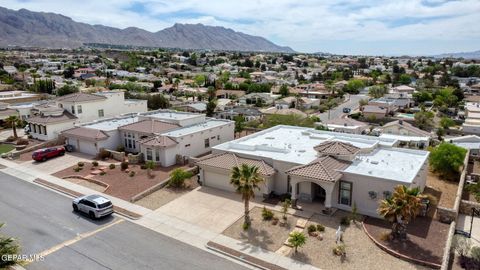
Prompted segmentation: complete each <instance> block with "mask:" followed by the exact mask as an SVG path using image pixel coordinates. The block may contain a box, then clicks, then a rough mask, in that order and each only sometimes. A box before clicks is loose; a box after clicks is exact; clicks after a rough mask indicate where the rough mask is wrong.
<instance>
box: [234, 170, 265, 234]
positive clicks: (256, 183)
mask: <svg viewBox="0 0 480 270" xmlns="http://www.w3.org/2000/svg"><path fill="white" fill-rule="evenodd" d="M263 182H264V179H263V177H262V176H260V172H259V171H258V167H257V166H249V165H248V164H242V165H241V166H235V167H233V168H232V174H231V176H230V184H232V185H233V186H234V187H235V189H236V191H237V193H239V194H240V195H242V200H243V202H244V204H245V222H244V224H246V225H247V226H248V225H250V216H249V212H250V206H249V204H250V199H252V198H254V197H255V190H260V184H261V183H263Z"/></svg>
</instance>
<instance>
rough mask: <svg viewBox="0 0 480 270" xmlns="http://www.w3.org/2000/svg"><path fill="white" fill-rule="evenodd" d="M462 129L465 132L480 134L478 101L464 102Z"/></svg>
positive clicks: (479, 106) (479, 104) (479, 105)
mask: <svg viewBox="0 0 480 270" xmlns="http://www.w3.org/2000/svg"><path fill="white" fill-rule="evenodd" d="M462 130H463V132H466V133H474V134H480V103H478V102H467V103H466V104H465V122H464V123H463V124H462Z"/></svg>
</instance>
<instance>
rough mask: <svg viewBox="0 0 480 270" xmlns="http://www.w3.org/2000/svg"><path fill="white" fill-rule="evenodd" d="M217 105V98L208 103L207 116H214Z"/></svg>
mask: <svg viewBox="0 0 480 270" xmlns="http://www.w3.org/2000/svg"><path fill="white" fill-rule="evenodd" d="M216 107H217V103H216V102H215V99H212V100H210V101H209V102H208V103H207V116H208V117H212V116H213V114H214V113H215V108H216Z"/></svg>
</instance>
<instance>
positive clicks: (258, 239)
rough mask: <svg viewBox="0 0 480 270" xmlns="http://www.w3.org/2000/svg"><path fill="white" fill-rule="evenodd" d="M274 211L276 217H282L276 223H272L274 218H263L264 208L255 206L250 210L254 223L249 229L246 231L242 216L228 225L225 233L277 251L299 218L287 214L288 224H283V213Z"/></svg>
mask: <svg viewBox="0 0 480 270" xmlns="http://www.w3.org/2000/svg"><path fill="white" fill-rule="evenodd" d="M272 212H273V213H274V215H275V217H277V218H279V219H280V221H279V222H278V224H276V225H273V224H272V222H273V221H272V220H269V221H266V220H263V218H262V208H260V207H254V208H253V209H252V210H250V217H251V220H252V224H251V226H250V228H249V229H248V230H246V231H244V230H243V228H242V225H243V221H244V217H243V216H242V217H241V218H240V219H238V220H237V221H236V222H235V223H234V224H233V225H231V226H230V227H228V228H227V229H226V230H225V231H224V232H223V234H224V235H226V236H229V237H232V238H235V239H238V240H240V241H243V242H247V243H249V244H252V245H254V246H258V247H261V248H263V249H266V250H270V251H276V250H278V249H279V248H280V247H281V246H282V245H283V243H284V242H285V240H287V238H288V234H289V233H290V232H291V231H292V230H293V229H294V228H295V224H296V223H297V220H298V218H297V217H295V216H292V215H288V214H287V222H286V224H285V225H281V223H282V221H283V220H282V213H280V212H278V211H272Z"/></svg>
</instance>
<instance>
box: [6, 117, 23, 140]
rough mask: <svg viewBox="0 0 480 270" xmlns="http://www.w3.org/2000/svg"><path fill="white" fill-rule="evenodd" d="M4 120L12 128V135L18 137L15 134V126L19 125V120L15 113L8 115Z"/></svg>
mask: <svg viewBox="0 0 480 270" xmlns="http://www.w3.org/2000/svg"><path fill="white" fill-rule="evenodd" d="M5 122H6V123H7V125H8V126H10V127H11V128H12V130H13V137H15V138H18V135H17V126H19V125H21V120H20V118H18V116H16V115H10V116H9V117H7V119H5Z"/></svg>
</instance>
